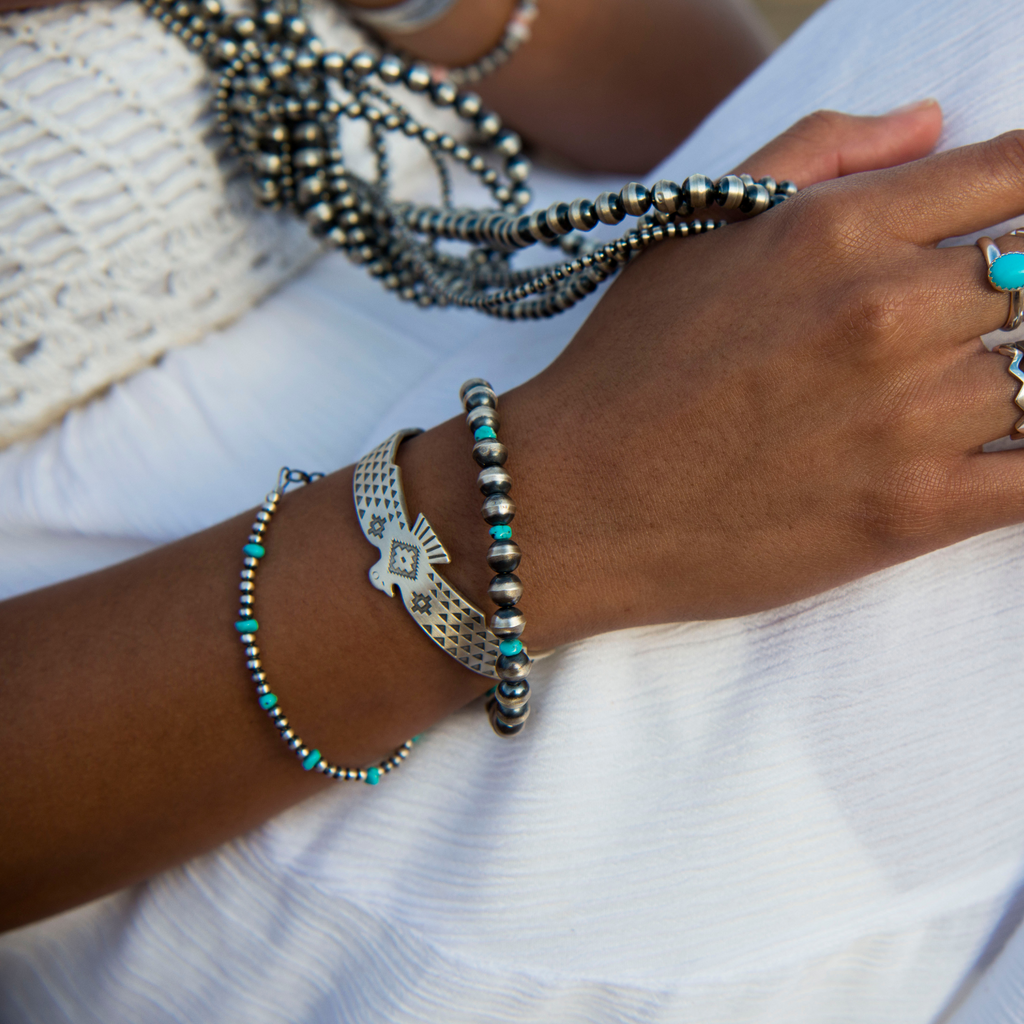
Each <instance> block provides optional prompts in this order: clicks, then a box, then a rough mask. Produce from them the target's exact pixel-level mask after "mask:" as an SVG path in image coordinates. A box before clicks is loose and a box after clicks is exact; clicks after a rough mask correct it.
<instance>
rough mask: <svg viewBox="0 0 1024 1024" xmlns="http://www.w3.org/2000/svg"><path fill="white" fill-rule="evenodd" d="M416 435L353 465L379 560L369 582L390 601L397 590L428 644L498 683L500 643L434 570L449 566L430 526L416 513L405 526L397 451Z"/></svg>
mask: <svg viewBox="0 0 1024 1024" xmlns="http://www.w3.org/2000/svg"><path fill="white" fill-rule="evenodd" d="M418 433H419V431H418V430H399V431H398V432H397V433H395V434H392V435H391V437H389V438H388V439H387V440H386V441H384V442H383V443H382V444H379V445H378V446H377V447H376V448H374V449H373V451H372V452H370V453H369V454H368V455H366V456H364V457H363V458H362V459H360V460H359V462H358V463H357V464H356V468H355V474H354V475H353V477H352V495H353V498H354V499H355V505H356V515H357V516H358V518H359V525H360V528H361V529H362V531H363V535H364V536H365V537H366V539H367V540H368V541H369V542H370V543H371V544H372V545H373V546H374V547H376V548H377V549H378V550H379V551H380V554H381V557H380V559H379V560H378V561H377V562H376V564H375V565H374V566H373V568H372V569H370V582H371V583H372V584H373V585H374V586H375V587H376V588H377V589H378V590H383V591H384V593H385V594H387V595H388V596H389V597H394V596H395V587H397V588H398V591H399V593H400V594H401V595H402V602H403V604H404V605H405V607H406V610H407V611H408V612H409V614H410V615H411V616H412V617H413V619H414V620H415V621H416V623H417V624H418V625H419V627H420V628H421V629H422V630H423V632H424V633H426V634H427V636H429V637H430V639H431V640H433V641H434V643H436V644H437V645H438V647H440V648H442V649H443V650H444V651H446V652H447V653H448V654H450V655H451V656H452V657H453V658H455V659H456V660H457V661H460V662H462V664H463V665H465V666H466V667H467V668H469V669H471V670H472V671H473V672H477V673H479V674H480V675H483V676H490V677H491V678H495V679H496V678H497V673H496V670H495V662H496V661H497V658H498V638H497V637H496V636H495V635H494V634H493V633H492V632H491V631H490V630H489V629H488V628H487V620H486V617H485V616H484V613H483V612H482V611H480V609H479V608H476V607H475V606H474V605H472V604H470V602H469V601H467V600H466V599H465V598H464V597H463V596H462V595H461V594H459V593H458V592H457V591H455V590H453V589H452V588H451V587H450V586H449V585H448V584H447V582H446V581H445V579H444V577H442V576H441V575H440V574H439V573H437V572H435V571H434V570H433V568H432V567H433V566H435V565H444V564H446V563H447V562H450V561H451V559H450V558H449V557H448V552H447V551H446V550H445V548H444V545H443V544H442V543H441V542H440V541H439V540H438V539H437V536H436V535H435V534H434V531H433V529H432V528H431V526H430V523H428V522H427V520H426V517H425V516H424V515H423V514H422V513H420V515H418V516H417V517H416V521H415V522H414V523H413V524H412V525H411V526H410V525H409V513H408V511H407V510H406V507H405V495H404V493H403V491H402V471H401V470H400V469H399V468H398V466H397V465H396V464H395V454H396V452H397V451H398V446H399V445H400V444H401V443H402V441H404V440H405V438H407V437H412V436H414V435H416V434H418Z"/></svg>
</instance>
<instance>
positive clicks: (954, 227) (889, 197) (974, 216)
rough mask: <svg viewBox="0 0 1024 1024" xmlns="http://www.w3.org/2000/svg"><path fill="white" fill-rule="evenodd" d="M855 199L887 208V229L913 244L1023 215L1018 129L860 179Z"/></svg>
mask: <svg viewBox="0 0 1024 1024" xmlns="http://www.w3.org/2000/svg"><path fill="white" fill-rule="evenodd" d="M856 191H857V192H858V193H859V195H858V196H857V197H856V201H857V202H860V203H866V204H868V205H869V206H874V207H876V208H877V207H879V206H888V211H889V212H888V219H889V224H890V226H891V227H892V229H893V230H894V231H895V232H896V233H897V234H899V235H902V236H903V237H904V238H906V239H908V240H909V241H913V242H916V243H918V244H919V245H934V244H935V243H937V242H940V241H942V240H943V239H944V238H954V237H956V236H957V235H967V234H970V233H971V232H973V231H980V230H981V229H983V228H986V227H988V226H989V225H990V224H999V223H1001V222H1002V221H1005V220H1010V219H1011V218H1012V217H1016V216H1018V215H1019V214H1021V213H1022V212H1024V131H1012V132H1006V133H1005V134H1004V135H1000V136H997V137H996V138H994V139H989V140H988V141H987V142H979V143H976V144H975V145H973V146H964V147H962V148H961V149H952V150H949V151H948V152H945V153H936V154H935V155H934V156H929V157H925V158H924V159H923V160H917V161H915V162H914V163H910V164H905V165H904V166H902V167H892V168H889V169H888V170H883V171H879V172H878V174H874V175H871V176H870V178H869V177H867V176H865V177H864V178H863V179H862V180H860V181H859V182H858V183H857V185H856Z"/></svg>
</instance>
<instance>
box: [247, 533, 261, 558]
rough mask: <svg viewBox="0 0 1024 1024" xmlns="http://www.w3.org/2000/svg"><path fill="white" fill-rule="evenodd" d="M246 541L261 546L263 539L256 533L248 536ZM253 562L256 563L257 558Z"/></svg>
mask: <svg viewBox="0 0 1024 1024" xmlns="http://www.w3.org/2000/svg"><path fill="white" fill-rule="evenodd" d="M246 539H247V540H248V541H249V543H250V544H262V543H263V538H262V537H261V536H260V535H259V534H258V533H250V534H249V536H248V537H247V538H246ZM254 561H256V562H258V561H259V559H258V558H257V559H254Z"/></svg>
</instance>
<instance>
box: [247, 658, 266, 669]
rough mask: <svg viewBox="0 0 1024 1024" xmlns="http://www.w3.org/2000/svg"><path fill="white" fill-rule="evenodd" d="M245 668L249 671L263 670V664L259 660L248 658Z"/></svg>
mask: <svg viewBox="0 0 1024 1024" xmlns="http://www.w3.org/2000/svg"><path fill="white" fill-rule="evenodd" d="M245 667H246V668H247V669H249V670H250V671H255V670H256V669H260V668H263V662H262V661H260V659H259V658H250V659H249V660H248V661H247V662H246V663H245Z"/></svg>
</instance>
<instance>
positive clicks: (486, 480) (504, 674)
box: [459, 378, 533, 736]
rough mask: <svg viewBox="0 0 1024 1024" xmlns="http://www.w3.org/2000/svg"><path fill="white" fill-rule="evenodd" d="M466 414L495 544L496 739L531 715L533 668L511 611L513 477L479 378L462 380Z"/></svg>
mask: <svg viewBox="0 0 1024 1024" xmlns="http://www.w3.org/2000/svg"><path fill="white" fill-rule="evenodd" d="M459 398H460V399H461V400H462V406H463V408H464V409H465V411H466V425H467V426H468V427H469V429H470V432H471V433H472V435H473V442H474V444H473V458H474V459H475V460H476V462H477V464H478V465H479V466H480V473H479V475H478V476H477V486H479V488H480V490H481V492H482V493H483V495H484V503H483V507H482V508H481V510H480V512H481V515H482V516H483V518H484V521H485V522H486V523H487V525H488V526H489V527H490V534H491V537H492V538H493V539H494V540H493V543H492V544H491V546H490V549H489V550H488V552H487V564H488V565H489V566H490V567H491V569H492V570H494V572H495V573H496V574H497V575H495V577H494V578H493V579H492V580H491V583H490V586H489V587H488V593H489V594H490V597H491V600H492V601H493V602H494V603H495V604H496V605H497V606H498V610H497V611H496V612H495V613H494V614H493V615H492V616H491V621H490V627H491V632H492V633H494V634H495V635H496V636H497V637H498V638H499V641H500V642H499V644H498V650H499V652H500V653H499V654H498V658H497V661H496V663H495V666H494V667H495V672H496V674H497V676H498V679H499V682H498V685H497V686H496V687H495V689H494V691H493V696H492V699H491V700H490V702H489V703H488V705H487V713H488V715H489V717H490V720H491V726H492V727H493V729H494V731H495V732H496V733H498V735H499V736H514V735H515V734H516V733H518V732H520V731H521V730H522V728H523V726H524V725H525V724H526V719H527V718H528V717H529V714H530V684H529V683H528V682H527V680H526V677H527V676H528V675H529V674H530V667H531V665H532V664H533V663H532V661H531V660H530V656H529V654H528V653H527V650H526V648H525V647H524V646H523V642H522V640H520V639H519V637H520V635H521V634H522V632H523V628H524V627H525V626H526V616H525V615H523V613H522V612H521V611H520V610H519V609H518V608H517V607H516V605H517V604H518V603H519V599H520V597H522V595H523V584H522V581H521V580H520V579H519V577H518V576H516V574H515V572H514V570H515V569H517V568H518V567H519V562H520V560H521V559H522V557H523V553H522V551H520V549H519V545H518V544H516V543H515V541H513V540H512V527H511V526H510V525H509V524H510V523H511V522H512V520H513V518H514V517H515V514H516V505H515V502H514V501H513V500H512V499H511V498H510V497H509V496H508V492H509V491H510V490H511V489H512V477H511V476H509V474H508V471H507V470H506V469H505V468H504V467H505V460H506V458H508V450H507V449H506V447H505V446H504V445H503V444H502V443H501V442H500V441H499V440H498V427H499V426H500V425H501V421H500V419H499V418H498V396H497V394H496V393H495V392H494V389H493V388H492V387H491V385H490V384H489V383H488V382H487V381H485V380H481V379H480V378H474V379H473V380H467V381H466V383H465V384H463V385H462V387H461V388H460V389H459Z"/></svg>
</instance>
